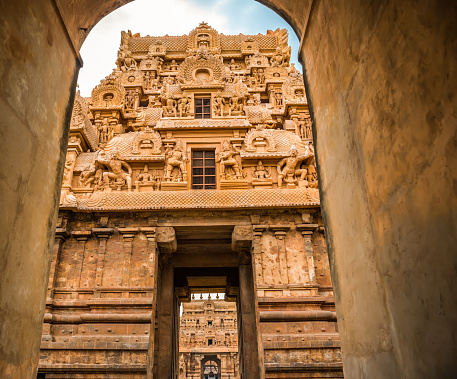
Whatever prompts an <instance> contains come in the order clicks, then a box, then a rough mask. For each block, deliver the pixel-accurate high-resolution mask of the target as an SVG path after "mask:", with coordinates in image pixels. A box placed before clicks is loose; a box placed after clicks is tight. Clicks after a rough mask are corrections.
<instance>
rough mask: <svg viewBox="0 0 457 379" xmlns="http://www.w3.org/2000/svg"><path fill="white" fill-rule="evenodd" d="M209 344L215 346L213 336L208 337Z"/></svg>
mask: <svg viewBox="0 0 457 379" xmlns="http://www.w3.org/2000/svg"><path fill="white" fill-rule="evenodd" d="M208 346H213V339H212V338H208Z"/></svg>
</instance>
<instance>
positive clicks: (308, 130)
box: [296, 113, 313, 138]
mask: <svg viewBox="0 0 457 379" xmlns="http://www.w3.org/2000/svg"><path fill="white" fill-rule="evenodd" d="M296 123H297V128H298V131H299V133H300V136H301V137H302V138H313V130H312V124H311V119H310V118H308V117H305V114H303V113H300V115H299V116H298V120H297V121H296Z"/></svg>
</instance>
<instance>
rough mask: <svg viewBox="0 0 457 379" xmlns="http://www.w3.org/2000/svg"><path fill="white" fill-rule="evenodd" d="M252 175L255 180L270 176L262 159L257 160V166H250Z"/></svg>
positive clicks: (266, 178)
mask: <svg viewBox="0 0 457 379" xmlns="http://www.w3.org/2000/svg"><path fill="white" fill-rule="evenodd" d="M252 177H253V178H254V179H256V180H260V181H264V180H268V179H270V178H271V173H270V170H269V169H268V168H267V167H265V166H264V165H263V163H262V161H259V162H258V163H257V166H256V167H253V168H252Z"/></svg>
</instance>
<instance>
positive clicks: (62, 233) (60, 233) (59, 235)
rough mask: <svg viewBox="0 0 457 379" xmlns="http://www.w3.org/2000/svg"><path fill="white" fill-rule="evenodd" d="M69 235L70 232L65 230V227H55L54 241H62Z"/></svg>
mask: <svg viewBox="0 0 457 379" xmlns="http://www.w3.org/2000/svg"><path fill="white" fill-rule="evenodd" d="M68 237H70V233H68V232H67V229H65V228H56V235H55V241H56V242H59V243H63V242H64V241H65V240H66V239H68Z"/></svg>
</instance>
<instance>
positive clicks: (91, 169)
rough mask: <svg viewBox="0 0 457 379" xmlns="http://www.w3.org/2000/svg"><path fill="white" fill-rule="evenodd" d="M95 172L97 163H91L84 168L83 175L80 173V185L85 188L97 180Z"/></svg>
mask: <svg viewBox="0 0 457 379" xmlns="http://www.w3.org/2000/svg"><path fill="white" fill-rule="evenodd" d="M95 172H96V167H95V165H93V164H91V163H89V164H88V165H86V166H85V167H84V170H83V171H82V172H81V175H79V186H80V187H83V188H84V187H87V186H88V185H90V184H92V183H93V182H94V181H95Z"/></svg>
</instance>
